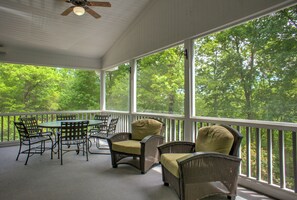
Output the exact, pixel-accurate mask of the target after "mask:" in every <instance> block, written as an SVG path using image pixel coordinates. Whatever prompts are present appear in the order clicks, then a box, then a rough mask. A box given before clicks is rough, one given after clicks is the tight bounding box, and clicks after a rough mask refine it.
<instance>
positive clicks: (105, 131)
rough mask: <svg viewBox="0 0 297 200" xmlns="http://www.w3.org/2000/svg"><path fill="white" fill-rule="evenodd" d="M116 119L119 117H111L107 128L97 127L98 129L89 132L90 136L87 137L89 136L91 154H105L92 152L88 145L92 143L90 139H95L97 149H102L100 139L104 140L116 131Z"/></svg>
mask: <svg viewBox="0 0 297 200" xmlns="http://www.w3.org/2000/svg"><path fill="white" fill-rule="evenodd" d="M118 120H119V118H112V119H111V120H110V122H109V124H108V126H107V128H105V127H104V128H99V129H98V130H95V131H92V132H90V136H89V138H90V146H89V152H90V153H91V154H102V153H103V154H106V153H105V152H92V151H90V147H91V145H92V142H91V139H94V140H95V143H96V147H97V149H102V147H101V145H100V140H105V141H106V140H107V139H108V138H109V137H111V136H112V135H114V134H115V133H116V128H117V124H118ZM100 125H101V124H100ZM100 125H99V126H100ZM105 149H106V148H105ZM107 149H108V148H107Z"/></svg>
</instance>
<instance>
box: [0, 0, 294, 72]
mask: <svg viewBox="0 0 297 200" xmlns="http://www.w3.org/2000/svg"><path fill="white" fill-rule="evenodd" d="M89 1H99V0H89ZM107 1H108V0H107ZM109 2H110V3H111V8H105V7H92V9H93V10H95V11H96V12H98V13H99V14H100V15H101V16H102V17H101V18H99V19H95V18H93V17H92V16H91V15H89V14H88V13H86V14H84V15H83V16H76V15H75V14H74V13H70V14H69V15H68V16H61V13H62V12H63V11H64V10H65V9H67V8H68V7H70V6H71V5H72V4H69V3H66V2H65V0H0V62H12V63H24V64H34V65H45V66H57V67H71V68H84V69H95V70H100V69H107V68H109V67H112V66H115V65H117V64H119V63H121V62H125V61H128V60H130V59H131V58H136V57H138V56H141V55H144V54H147V53H150V52H153V51H155V50H157V49H160V48H164V47H166V46H170V45H172V44H175V43H178V42H181V41H184V40H185V39H189V38H193V37H196V36H197V35H203V34H206V33H209V32H212V31H216V30H220V29H222V28H224V27H226V25H227V26H231V25H235V24H238V23H241V22H244V21H246V20H249V19H252V18H255V17H259V16H261V15H265V14H267V13H270V12H273V11H275V10H279V9H282V8H284V7H288V6H291V5H294V4H296V3H297V0H109Z"/></svg>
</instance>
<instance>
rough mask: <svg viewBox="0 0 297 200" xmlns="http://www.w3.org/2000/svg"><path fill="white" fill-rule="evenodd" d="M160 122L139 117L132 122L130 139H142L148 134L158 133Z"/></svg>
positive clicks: (159, 131)
mask: <svg viewBox="0 0 297 200" xmlns="http://www.w3.org/2000/svg"><path fill="white" fill-rule="evenodd" d="M162 125H163V124H162V123H161V122H159V121H157V120H154V119H140V120H137V121H135V122H133V123H132V140H142V139H143V138H145V137H146V136H148V135H160V134H161V131H162Z"/></svg>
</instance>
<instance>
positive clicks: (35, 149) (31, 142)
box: [14, 122, 53, 165]
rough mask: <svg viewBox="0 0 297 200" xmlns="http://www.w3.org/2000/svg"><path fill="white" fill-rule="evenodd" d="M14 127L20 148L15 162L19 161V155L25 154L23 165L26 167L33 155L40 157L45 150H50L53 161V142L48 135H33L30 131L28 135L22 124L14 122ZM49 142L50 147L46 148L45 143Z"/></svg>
mask: <svg viewBox="0 0 297 200" xmlns="http://www.w3.org/2000/svg"><path fill="white" fill-rule="evenodd" d="M14 125H15V127H16V128H17V130H18V132H19V137H20V138H19V139H20V146H19V152H18V155H17V157H16V160H18V159H19V156H20V154H21V153H22V154H27V158H26V162H25V165H27V163H28V160H29V157H30V156H32V155H33V154H40V155H42V154H43V152H44V151H45V150H47V149H50V150H51V159H53V140H52V138H51V137H50V136H49V135H44V136H43V135H40V134H39V132H38V133H35V134H33V132H32V130H31V132H30V133H29V132H28V129H27V128H26V126H25V124H24V123H23V122H14ZM47 141H50V142H51V146H50V147H46V146H45V145H46V142H47ZM23 145H25V146H28V148H27V149H25V150H23V151H22V146H23Z"/></svg>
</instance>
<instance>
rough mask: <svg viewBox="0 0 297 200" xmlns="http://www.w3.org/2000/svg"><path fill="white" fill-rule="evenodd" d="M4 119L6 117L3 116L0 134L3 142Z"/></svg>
mask: <svg viewBox="0 0 297 200" xmlns="http://www.w3.org/2000/svg"><path fill="white" fill-rule="evenodd" d="M3 120H4V117H3V116H2V117H1V133H0V135H1V142H3V138H4V127H3V126H4V123H3Z"/></svg>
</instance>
